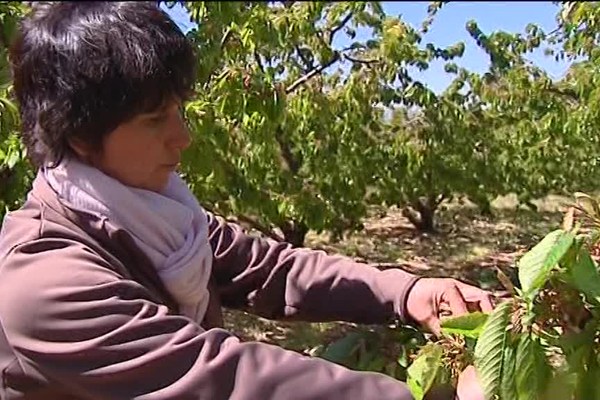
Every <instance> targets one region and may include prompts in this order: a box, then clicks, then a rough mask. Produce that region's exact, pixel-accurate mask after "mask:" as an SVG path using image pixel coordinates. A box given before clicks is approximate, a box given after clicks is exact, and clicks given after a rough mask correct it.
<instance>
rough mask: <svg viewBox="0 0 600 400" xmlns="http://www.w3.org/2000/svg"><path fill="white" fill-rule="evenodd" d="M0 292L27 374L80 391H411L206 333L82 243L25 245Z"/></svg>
mask: <svg viewBox="0 0 600 400" xmlns="http://www.w3.org/2000/svg"><path fill="white" fill-rule="evenodd" d="M0 296H1V301H0V319H1V321H2V327H3V328H4V330H5V333H6V337H7V339H8V341H9V343H10V345H11V347H12V349H13V350H14V352H15V354H16V356H17V361H18V363H19V365H20V367H21V369H22V370H23V371H24V373H25V374H26V375H27V376H28V377H30V378H31V377H33V378H34V379H35V380H36V381H37V382H38V383H39V384H41V385H42V386H43V385H50V386H53V387H60V388H62V390H66V391H68V392H69V393H72V394H73V395H74V396H77V398H82V399H134V398H135V399H145V400H149V399H211V400H220V399H231V400H255V399H264V400H271V399H286V400H301V399H306V400H309V399H310V400H319V399H328V400H331V399H333V400H335V399H367V398H368V399H375V398H376V399H396V400H409V399H412V397H411V396H410V394H409V391H408V390H407V388H406V386H405V385H404V384H403V383H402V382H399V381H397V380H394V379H393V378H390V377H387V376H385V375H383V374H377V373H367V372H354V371H351V370H348V369H345V368H343V367H341V366H338V365H335V364H332V363H329V362H326V361H324V360H320V359H316V358H309V357H306V356H303V355H300V354H298V353H295V352H292V351H287V350H284V349H281V348H279V347H276V346H272V345H268V344H264V343H243V342H241V341H240V340H238V339H237V338H236V337H235V336H233V335H232V334H230V333H228V332H227V331H225V330H222V329H210V330H208V331H205V330H203V329H202V328H201V327H200V326H199V325H198V324H196V323H194V322H193V321H191V320H190V319H188V318H186V317H183V316H179V315H174V314H171V313H170V312H169V311H168V309H167V307H166V306H164V305H161V304H159V303H158V301H157V300H156V299H154V298H153V297H152V294H151V293H150V292H149V291H147V290H146V289H145V288H144V287H143V286H141V285H139V284H137V283H136V282H134V281H131V280H128V279H125V278H124V277H122V276H120V275H119V274H118V273H117V272H115V271H113V270H111V269H110V265H107V263H106V261H105V260H104V259H102V258H101V257H99V256H98V255H97V254H95V253H94V252H92V251H90V250H89V249H88V248H86V247H84V246H83V245H82V244H79V243H76V242H70V241H67V240H64V239H62V240H58V239H39V240H35V241H32V242H29V243H26V244H23V245H20V246H19V247H18V248H16V249H15V250H14V251H13V252H12V253H11V254H10V255H9V256H8V257H7V258H6V259H5V260H3V263H2V269H1V273H0Z"/></svg>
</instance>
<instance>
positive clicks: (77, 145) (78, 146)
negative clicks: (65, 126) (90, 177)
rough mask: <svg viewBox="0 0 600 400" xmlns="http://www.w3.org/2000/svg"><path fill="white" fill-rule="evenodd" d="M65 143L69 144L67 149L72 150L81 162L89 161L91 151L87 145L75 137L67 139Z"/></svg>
mask: <svg viewBox="0 0 600 400" xmlns="http://www.w3.org/2000/svg"><path fill="white" fill-rule="evenodd" d="M67 141H68V143H69V147H70V148H71V149H72V150H73V152H74V153H75V155H76V156H77V157H79V158H80V159H81V160H83V161H89V159H90V156H91V149H90V146H89V145H88V144H87V143H85V142H84V141H83V140H81V139H79V138H77V137H73V138H69V139H67Z"/></svg>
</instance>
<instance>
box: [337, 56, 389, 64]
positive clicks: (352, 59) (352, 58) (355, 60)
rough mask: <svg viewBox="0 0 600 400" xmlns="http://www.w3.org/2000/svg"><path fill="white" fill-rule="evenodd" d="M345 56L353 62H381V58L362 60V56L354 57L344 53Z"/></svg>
mask: <svg viewBox="0 0 600 400" xmlns="http://www.w3.org/2000/svg"><path fill="white" fill-rule="evenodd" d="M344 58H345V59H346V60H348V61H352V62H355V63H359V64H367V65H371V64H378V63H380V62H381V61H380V60H378V59H376V58H373V59H370V60H361V59H360V58H354V57H352V56H349V55H348V54H344Z"/></svg>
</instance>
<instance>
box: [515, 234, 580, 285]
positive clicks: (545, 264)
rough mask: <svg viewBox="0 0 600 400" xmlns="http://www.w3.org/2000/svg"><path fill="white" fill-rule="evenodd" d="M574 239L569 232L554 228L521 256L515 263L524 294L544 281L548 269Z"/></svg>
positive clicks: (557, 261) (550, 268) (554, 264)
mask: <svg viewBox="0 0 600 400" xmlns="http://www.w3.org/2000/svg"><path fill="white" fill-rule="evenodd" d="M574 239H575V236H574V235H573V234H571V233H566V232H564V231H563V230H561V229H558V230H555V231H553V232H551V233H549V234H548V235H546V237H544V239H542V241H541V242H539V243H538V244H536V245H535V246H534V247H533V248H532V249H531V250H529V251H528V252H527V253H526V254H525V255H524V256H523V257H521V259H520V260H519V262H518V264H517V265H518V268H519V281H520V282H521V288H522V289H523V293H524V295H528V294H531V293H532V292H534V291H535V290H537V289H539V288H541V287H542V286H543V285H544V283H546V280H547V279H548V276H549V274H550V271H551V270H552V269H553V268H554V267H555V266H556V265H557V264H558V263H559V262H560V260H561V259H562V257H563V256H564V255H565V254H566V253H567V251H568V250H569V248H570V247H571V245H572V244H573V241H574Z"/></svg>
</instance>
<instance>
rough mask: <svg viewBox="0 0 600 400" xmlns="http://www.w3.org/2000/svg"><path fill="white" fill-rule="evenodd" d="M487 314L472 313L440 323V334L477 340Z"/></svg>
mask: <svg viewBox="0 0 600 400" xmlns="http://www.w3.org/2000/svg"><path fill="white" fill-rule="evenodd" d="M488 316H489V314H486V313H483V312H479V311H478V312H472V313H469V314H466V315H461V316H460V317H455V318H449V319H446V320H444V321H442V324H441V327H442V332H444V333H448V334H452V333H455V334H458V335H463V336H467V337H472V338H478V337H479V335H480V334H481V331H482V329H483V326H484V325H485V322H486V321H487V319H488Z"/></svg>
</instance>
